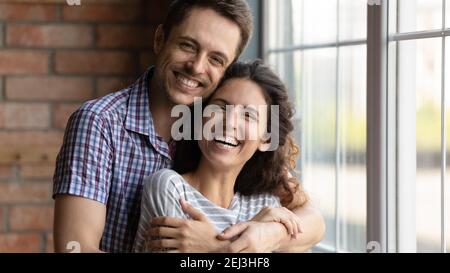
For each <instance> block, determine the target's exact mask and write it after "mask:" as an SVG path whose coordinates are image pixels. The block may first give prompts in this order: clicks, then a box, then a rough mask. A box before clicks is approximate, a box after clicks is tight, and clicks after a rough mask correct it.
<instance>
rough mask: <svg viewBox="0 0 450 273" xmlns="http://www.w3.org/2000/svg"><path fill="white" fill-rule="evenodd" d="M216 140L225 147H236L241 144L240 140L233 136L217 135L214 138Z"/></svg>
mask: <svg viewBox="0 0 450 273" xmlns="http://www.w3.org/2000/svg"><path fill="white" fill-rule="evenodd" d="M214 141H215V142H216V143H217V144H218V145H219V146H221V147H225V148H229V149H232V148H235V147H237V146H239V142H238V141H237V140H236V139H235V138H232V137H222V136H216V137H215V138H214Z"/></svg>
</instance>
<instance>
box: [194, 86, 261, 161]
mask: <svg viewBox="0 0 450 273" xmlns="http://www.w3.org/2000/svg"><path fill="white" fill-rule="evenodd" d="M263 92H264V91H263V90H262V89H261V87H260V86H259V85H258V84H256V83H254V82H253V81H251V80H248V79H242V78H234V79H229V80H227V81H226V82H225V83H224V84H223V85H222V86H221V87H220V88H219V89H218V90H217V91H216V92H215V93H214V95H213V96H212V97H211V100H210V102H209V105H208V107H207V109H208V108H210V109H215V110H213V111H212V114H211V117H208V118H204V119H203V125H204V126H203V127H204V132H203V137H202V140H200V141H199V147H200V150H201V151H202V154H203V157H204V159H206V160H208V161H209V162H211V163H212V164H213V165H214V166H216V167H218V168H224V169H229V168H233V167H236V168H242V167H243V165H244V164H245V163H246V162H247V161H248V160H249V159H250V158H251V157H252V156H253V154H254V153H255V152H256V151H257V150H261V151H264V150H267V148H268V147H269V146H270V145H269V144H267V143H266V142H265V141H263V140H262V136H263V135H264V132H266V128H267V119H268V114H267V109H268V107H267V102H266V99H265V97H264V93H263ZM211 124H213V126H210V125H211ZM208 127H209V128H213V129H212V130H207V129H208Z"/></svg>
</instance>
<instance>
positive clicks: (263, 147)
mask: <svg viewBox="0 0 450 273" xmlns="http://www.w3.org/2000/svg"><path fill="white" fill-rule="evenodd" d="M271 144H272V143H271V141H270V139H268V140H265V141H262V142H261V143H259V146H258V150H259V151H261V152H267V151H268V150H269V149H270V146H271Z"/></svg>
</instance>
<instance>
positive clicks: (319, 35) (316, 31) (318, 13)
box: [292, 0, 337, 44]
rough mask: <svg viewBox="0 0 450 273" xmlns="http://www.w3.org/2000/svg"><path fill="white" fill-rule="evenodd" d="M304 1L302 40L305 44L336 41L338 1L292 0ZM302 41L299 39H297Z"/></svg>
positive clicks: (294, 0)
mask: <svg viewBox="0 0 450 273" xmlns="http://www.w3.org/2000/svg"><path fill="white" fill-rule="evenodd" d="M292 1H293V2H296V3H298V2H299V3H302V16H300V15H299V14H295V13H294V14H295V16H296V17H297V16H299V17H302V18H303V20H302V21H301V22H300V23H301V25H302V26H303V30H302V35H301V36H300V37H297V38H300V39H301V42H303V43H305V44H313V43H324V42H335V41H336V34H337V1H336V0H303V1H297V0H292ZM295 41H296V42H300V40H299V39H296V40H295Z"/></svg>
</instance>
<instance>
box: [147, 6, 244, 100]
mask: <svg viewBox="0 0 450 273" xmlns="http://www.w3.org/2000/svg"><path fill="white" fill-rule="evenodd" d="M240 40H241V35H240V29H239V27H238V25H237V24H235V23H234V22H233V21H231V20H229V19H227V18H225V17H223V16H221V15H220V14H218V13H216V12H215V11H213V10H211V9H202V8H194V9H193V10H192V11H191V12H190V14H189V15H188V16H187V17H186V19H185V20H184V21H183V22H182V23H181V24H179V25H178V26H175V27H173V28H172V30H171V32H170V35H169V37H165V39H164V35H163V34H162V28H161V27H160V28H159V29H158V31H157V33H156V38H155V53H156V55H157V57H156V66H155V76H156V77H157V78H156V79H157V80H158V82H160V84H161V86H160V88H162V89H163V90H164V92H166V95H167V96H168V99H169V100H170V101H171V102H172V103H174V104H185V105H190V104H193V102H194V98H195V97H203V98H206V97H208V96H209V95H211V93H212V92H213V91H214V90H215V89H216V87H217V85H218V83H219V81H220V79H221V78H222V77H223V75H224V73H225V70H226V69H227V67H228V66H229V65H230V64H231V63H232V62H233V60H234V59H235V57H236V52H237V48H238V45H239V43H240Z"/></svg>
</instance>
